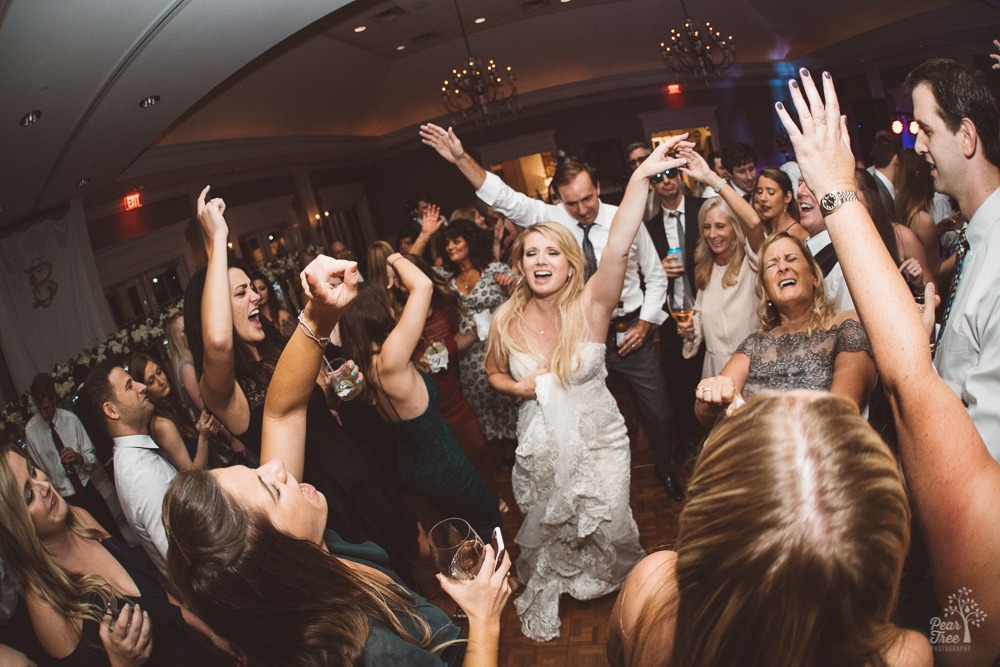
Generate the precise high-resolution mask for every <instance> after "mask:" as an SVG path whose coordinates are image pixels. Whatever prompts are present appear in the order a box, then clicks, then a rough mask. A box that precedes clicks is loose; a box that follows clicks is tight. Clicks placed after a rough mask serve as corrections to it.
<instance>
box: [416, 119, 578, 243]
mask: <svg viewBox="0 0 1000 667" xmlns="http://www.w3.org/2000/svg"><path fill="white" fill-rule="evenodd" d="M420 137H421V139H422V140H423V142H424V143H425V144H427V145H428V146H430V147H431V148H433V149H434V150H436V151H437V152H438V154H439V155H440V156H441V157H443V158H444V159H445V160H447V161H448V162H451V163H452V164H453V165H455V166H456V167H458V170H459V171H461V172H462V175H463V176H465V178H466V179H468V181H469V183H470V184H471V185H472V187H474V188H475V189H476V196H477V197H479V198H480V199H481V200H483V201H484V202H486V203H487V204H488V205H490V206H492V207H493V208H494V209H496V210H497V211H499V212H500V213H502V214H503V215H505V216H506V217H508V218H510V220H511V221H513V222H514V223H515V224H518V225H521V226H522V227H527V226H528V225H533V224H535V223H536V222H542V221H545V220H559V219H561V218H565V214H563V213H562V212H561V211H560V209H559V207H558V206H553V205H551V204H546V203H545V202H543V201H540V200H538V199H535V198H534V197H529V196H528V195H526V194H523V193H521V192H517V191H516V190H514V189H513V188H511V187H510V186H509V185H507V184H506V183H504V182H503V181H502V180H501V179H500V177H499V176H497V175H496V174H490V173H488V172H487V171H486V170H485V169H483V168H482V167H481V166H480V165H479V163H478V162H476V161H475V160H473V159H472V157H471V156H470V155H469V154H468V153H466V152H465V149H464V148H463V147H462V142H461V141H459V140H458V137H457V136H455V131H454V130H452V129H451V128H448V129H447V130H445V129H444V128H442V127H439V126H437V125H434V124H433V123H427V124H426V125H421V126H420Z"/></svg>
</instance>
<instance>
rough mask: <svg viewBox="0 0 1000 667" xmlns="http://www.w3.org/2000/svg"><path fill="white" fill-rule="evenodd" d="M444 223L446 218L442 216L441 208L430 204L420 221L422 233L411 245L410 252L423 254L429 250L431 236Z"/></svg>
mask: <svg viewBox="0 0 1000 667" xmlns="http://www.w3.org/2000/svg"><path fill="white" fill-rule="evenodd" d="M442 224H444V218H443V217H441V209H440V208H439V207H438V206H437V205H435V204H430V205H429V206H428V207H427V208H426V209H425V210H424V217H423V219H421V221H420V234H419V235H418V236H417V239H416V240H415V241H414V242H413V245H412V246H410V254H413V255H417V256H418V257H420V256H422V255H423V254H424V251H425V250H427V245H428V244H429V243H430V240H431V237H432V236H434V232H436V231H437V230H439V229H441V225H442Z"/></svg>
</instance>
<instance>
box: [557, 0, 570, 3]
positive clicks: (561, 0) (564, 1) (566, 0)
mask: <svg viewBox="0 0 1000 667" xmlns="http://www.w3.org/2000/svg"><path fill="white" fill-rule="evenodd" d="M559 2H562V3H564V4H565V3H567V2H569V0H559Z"/></svg>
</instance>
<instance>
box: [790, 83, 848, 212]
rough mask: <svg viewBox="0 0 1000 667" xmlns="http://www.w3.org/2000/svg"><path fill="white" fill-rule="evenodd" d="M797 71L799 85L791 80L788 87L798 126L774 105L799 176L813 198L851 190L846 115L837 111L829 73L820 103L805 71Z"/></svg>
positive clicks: (834, 91) (813, 84)
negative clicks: (810, 191) (799, 80)
mask: <svg viewBox="0 0 1000 667" xmlns="http://www.w3.org/2000/svg"><path fill="white" fill-rule="evenodd" d="M799 74H800V75H801V77H802V85H801V87H800V86H799V83H798V82H797V81H796V80H795V79H792V80H791V81H789V82H788V88H789V90H790V91H791V95H792V104H793V105H794V106H795V110H796V111H797V112H798V114H799V125H801V128H802V129H799V125H796V124H795V121H793V120H792V118H791V116H790V115H789V114H788V110H787V109H786V108H785V105H784V104H782V103H781V102H778V103H776V104H775V105H774V107H775V109H776V110H777V112H778V118H780V119H781V124H782V125H784V126H785V131H786V132H788V136H789V138H790V139H791V141H792V147H793V148H794V149H795V158H796V160H797V161H798V163H799V168H801V170H802V178H803V179H804V180H805V182H806V184H807V185H808V186H809V189H810V190H812V191H813V192H814V193H815V194H816V197H817V198H822V197H823V196H824V195H827V194H829V193H831V192H840V191H845V190H846V191H854V190H856V189H857V184H856V182H855V179H854V166H855V161H854V155H853V154H852V153H851V145H850V136H849V135H848V133H847V117H846V116H842V115H841V114H840V103H839V102H838V100H837V91H836V90H834V88H833V77H832V76H830V73H829V72H823V95H824V97H825V99H826V103H825V104H824V103H823V100H822V99H821V98H820V96H819V91H818V90H817V89H816V82H815V81H813V78H812V76H811V75H810V74H809V70H807V69H806V68H804V67H803V68H802V69H800V70H799ZM803 91H805V96H803ZM807 100H808V102H807Z"/></svg>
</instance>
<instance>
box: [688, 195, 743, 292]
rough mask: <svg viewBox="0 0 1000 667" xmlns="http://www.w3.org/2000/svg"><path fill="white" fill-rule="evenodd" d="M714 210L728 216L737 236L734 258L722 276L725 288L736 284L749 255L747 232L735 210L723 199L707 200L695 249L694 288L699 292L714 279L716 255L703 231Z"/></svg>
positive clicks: (699, 225) (703, 207) (700, 211)
mask: <svg viewBox="0 0 1000 667" xmlns="http://www.w3.org/2000/svg"><path fill="white" fill-rule="evenodd" d="M714 208H717V209H719V210H720V211H722V213H723V215H725V216H726V220H727V221H728V222H729V226H730V227H732V228H733V233H734V235H735V237H734V238H733V245H734V248H733V256H732V257H731V258H730V260H729V264H727V265H726V272H725V273H724V274H722V287H723V288H726V287H732V286H733V285H735V284H736V278H737V276H739V275H740V267H742V266H743V258H744V257H746V254H747V248H746V246H747V235H746V232H745V231H744V230H743V225H742V224H741V223H740V221H739V219H737V217H736V216H735V215H733V210H732V209H731V208H729V204H727V203H726V202H724V201H723V200H722V198H721V197H712V198H711V199H709V200H707V201H706V202H705V203H704V204H702V206H701V209H700V210H699V211H698V245H697V246H695V249H694V286H695V288H697V289H699V290H703V289H705V288H706V287H708V283H709V281H710V280H711V279H712V267H714V266H715V254H714V253H713V252H712V250H711V248H709V247H708V241H706V240H705V233H704V231H703V230H704V228H705V218H707V217H708V212H709V211H711V210H712V209H714Z"/></svg>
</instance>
